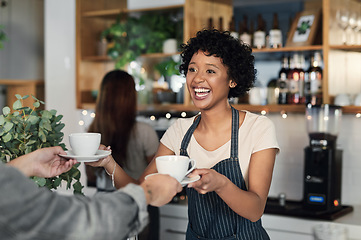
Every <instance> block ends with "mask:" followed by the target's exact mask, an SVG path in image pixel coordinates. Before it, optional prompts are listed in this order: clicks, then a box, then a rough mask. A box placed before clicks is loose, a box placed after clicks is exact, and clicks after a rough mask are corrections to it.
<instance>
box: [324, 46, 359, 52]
mask: <svg viewBox="0 0 361 240" xmlns="http://www.w3.org/2000/svg"><path fill="white" fill-rule="evenodd" d="M330 49H331V50H344V51H353V52H361V45H330Z"/></svg>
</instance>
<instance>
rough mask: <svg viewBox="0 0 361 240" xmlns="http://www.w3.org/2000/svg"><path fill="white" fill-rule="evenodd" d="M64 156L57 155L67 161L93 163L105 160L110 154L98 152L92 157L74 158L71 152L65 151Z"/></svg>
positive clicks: (108, 152) (104, 151) (109, 152)
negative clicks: (74, 160)
mask: <svg viewBox="0 0 361 240" xmlns="http://www.w3.org/2000/svg"><path fill="white" fill-rule="evenodd" d="M65 152H66V154H59V156H61V157H63V158H67V159H76V160H77V161H78V162H95V161H98V160H99V159H101V158H105V157H107V156H109V155H110V154H111V151H107V150H98V151H96V153H95V155H92V156H76V155H74V153H73V152H72V151H65Z"/></svg>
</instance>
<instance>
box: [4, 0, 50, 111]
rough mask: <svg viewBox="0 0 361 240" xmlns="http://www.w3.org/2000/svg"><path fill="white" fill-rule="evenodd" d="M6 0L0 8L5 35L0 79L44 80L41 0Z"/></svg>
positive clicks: (42, 0)
mask: <svg viewBox="0 0 361 240" xmlns="http://www.w3.org/2000/svg"><path fill="white" fill-rule="evenodd" d="M6 2H7V5H6V6H5V7H0V25H3V26H4V31H5V33H6V35H7V38H8V40H7V41H5V42H4V48H3V49H2V50H0V63H1V64H0V79H43V77H44V68H43V66H44V64H43V56H44V49H43V45H44V42H43V38H42V35H43V22H44V19H43V16H44V15H43V2H44V0H27V1H23V0H11V1H6ZM1 108H2V106H1Z"/></svg>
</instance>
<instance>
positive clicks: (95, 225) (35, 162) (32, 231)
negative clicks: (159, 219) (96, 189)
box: [0, 147, 182, 240]
mask: <svg viewBox="0 0 361 240" xmlns="http://www.w3.org/2000/svg"><path fill="white" fill-rule="evenodd" d="M58 154H65V152H64V151H63V149H62V148H61V147H51V148H42V149H39V150H36V151H34V152H31V153H29V154H26V155H23V156H21V157H18V158H16V159H14V160H12V161H10V162H9V163H7V164H4V163H2V162H1V161H0V182H1V184H0V192H1V195H0V239H6V240H11V239H21V240H30V239H36V240H48V239H53V240H63V239H68V240H81V239H84V240H85V239H86V240H99V239H109V240H110V239H114V240H115V239H116V240H118V239H125V238H127V237H129V236H133V235H134V234H136V233H137V232H138V231H139V230H141V229H142V228H143V227H144V226H145V224H146V223H147V215H148V214H147V211H146V206H147V205H146V204H152V205H154V206H161V205H164V204H166V203H168V202H169V201H170V200H171V199H172V198H173V196H174V195H175V194H176V193H177V192H179V191H181V189H182V187H181V185H180V184H179V182H178V181H177V180H176V179H174V178H172V177H170V176H166V175H156V176H152V177H150V178H148V179H147V180H146V181H144V182H143V183H142V184H141V185H140V186H139V185H135V184H128V185H127V186H126V187H125V188H122V189H120V190H118V191H115V192H113V193H110V194H109V193H108V194H97V195H95V196H94V197H93V198H91V199H89V198H87V197H85V196H83V195H71V196H64V195H59V194H57V193H55V192H52V191H49V190H48V189H47V188H39V187H38V186H37V185H36V184H35V183H34V182H33V181H32V180H30V179H29V177H30V176H38V177H54V176H57V175H59V174H61V173H63V172H66V171H68V170H69V169H70V168H71V167H72V166H73V165H74V164H75V163H77V161H76V160H66V159H64V158H62V157H60V156H59V155H58Z"/></svg>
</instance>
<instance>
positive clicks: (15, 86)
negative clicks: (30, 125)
mask: <svg viewBox="0 0 361 240" xmlns="http://www.w3.org/2000/svg"><path fill="white" fill-rule="evenodd" d="M0 85H6V87H7V88H6V105H7V106H10V107H12V104H13V103H14V102H15V101H16V99H17V98H16V97H15V94H20V95H21V96H25V95H29V96H31V95H33V96H35V97H36V98H38V99H39V100H44V80H18V79H0ZM33 102H34V101H33V99H32V98H31V97H30V98H28V99H25V100H24V106H28V107H31V106H32V105H33Z"/></svg>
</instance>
